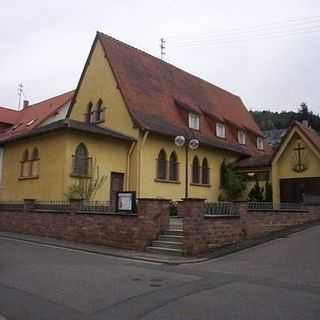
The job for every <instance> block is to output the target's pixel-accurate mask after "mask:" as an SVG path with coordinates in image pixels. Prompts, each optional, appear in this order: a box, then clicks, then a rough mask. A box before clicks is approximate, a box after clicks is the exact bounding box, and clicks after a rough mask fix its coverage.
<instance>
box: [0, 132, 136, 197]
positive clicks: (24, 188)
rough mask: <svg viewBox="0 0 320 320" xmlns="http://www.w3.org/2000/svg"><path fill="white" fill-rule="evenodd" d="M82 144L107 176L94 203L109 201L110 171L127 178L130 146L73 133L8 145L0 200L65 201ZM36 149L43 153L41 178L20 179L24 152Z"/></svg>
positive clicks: (41, 157) (98, 137)
mask: <svg viewBox="0 0 320 320" xmlns="http://www.w3.org/2000/svg"><path fill="white" fill-rule="evenodd" d="M81 142H83V143H85V145H86V147H87V148H88V151H89V156H90V157H92V158H93V160H96V163H97V166H99V169H100V173H101V176H102V175H103V176H106V177H107V179H106V181H105V183H104V185H102V187H101V188H100V189H99V190H98V192H97V194H96V197H95V199H94V200H99V201H106V200H109V197H110V176H111V172H119V173H124V177H125V179H126V172H127V155H128V150H129V148H130V143H128V142H122V141H119V140H114V139H111V138H105V137H101V136H91V135H86V134H82V133H71V132H64V133H62V132H61V133H56V134H48V135H46V136H42V137H38V138H31V139H28V140H23V141H21V142H16V143H12V144H7V145H6V146H5V153H4V168H5V169H4V172H3V173H4V176H3V186H2V187H1V189H0V200H22V199H25V198H32V199H38V200H66V197H65V194H66V192H67V190H68V187H69V186H70V185H71V184H73V183H75V182H76V178H73V177H71V170H72V155H74V153H75V149H76V147H77V145H78V144H80V143H81ZM33 147H37V148H38V149H39V153H40V162H39V164H40V167H39V168H40V169H39V178H38V179H24V180H20V179H19V177H20V161H21V159H22V155H23V152H24V150H25V149H26V148H28V149H29V152H31V151H32V149H33ZM125 182H126V181H125Z"/></svg>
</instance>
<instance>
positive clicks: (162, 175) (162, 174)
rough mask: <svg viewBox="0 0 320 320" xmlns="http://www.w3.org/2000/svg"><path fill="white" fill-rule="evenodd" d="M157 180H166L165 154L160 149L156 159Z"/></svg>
mask: <svg viewBox="0 0 320 320" xmlns="http://www.w3.org/2000/svg"><path fill="white" fill-rule="evenodd" d="M157 178H158V179H167V154H166V152H165V151H164V150H163V149H161V151H160V152H159V155H158V159H157Z"/></svg>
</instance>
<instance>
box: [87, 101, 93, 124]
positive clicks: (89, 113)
mask: <svg viewBox="0 0 320 320" xmlns="http://www.w3.org/2000/svg"><path fill="white" fill-rule="evenodd" d="M92 107H93V105H92V102H89V103H88V108H87V113H86V122H91V121H92V120H93V119H92Z"/></svg>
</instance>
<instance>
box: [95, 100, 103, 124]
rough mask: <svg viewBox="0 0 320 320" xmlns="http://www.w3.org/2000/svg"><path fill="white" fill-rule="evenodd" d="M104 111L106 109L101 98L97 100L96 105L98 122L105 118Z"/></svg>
mask: <svg viewBox="0 0 320 320" xmlns="http://www.w3.org/2000/svg"><path fill="white" fill-rule="evenodd" d="M103 111H104V108H103V101H102V99H99V100H98V102H97V105H96V110H95V113H96V116H95V121H96V122H100V121H103V120H104V119H103Z"/></svg>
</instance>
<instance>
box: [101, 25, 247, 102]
mask: <svg viewBox="0 0 320 320" xmlns="http://www.w3.org/2000/svg"><path fill="white" fill-rule="evenodd" d="M97 34H98V35H102V36H103V37H106V38H107V39H109V40H111V41H114V42H117V43H119V44H120V45H122V46H125V47H128V48H129V49H133V50H135V51H137V52H139V53H140V54H143V55H146V56H148V57H151V58H153V59H155V60H157V61H158V62H159V63H162V64H164V65H167V66H169V67H171V68H174V69H177V70H179V71H181V72H184V73H186V74H187V75H189V76H191V77H193V78H196V79H198V80H200V81H203V82H205V83H206V84H208V85H210V86H212V87H215V88H216V89H218V90H221V91H223V92H226V93H228V94H230V95H232V96H234V97H237V98H239V99H241V98H240V96H239V95H237V94H235V93H232V92H230V91H228V90H226V89H223V88H221V87H219V86H217V85H215V84H213V83H211V82H209V81H208V80H205V79H203V78H200V77H199V76H196V75H194V74H192V73H191V72H189V71H186V70H184V69H182V68H179V67H177V66H175V65H174V64H172V63H170V62H167V61H164V60H161V59H160V58H158V57H156V56H154V55H152V54H150V53H148V52H146V51H143V50H141V49H139V48H136V47H134V46H132V45H130V44H127V43H125V42H123V41H121V40H118V39H116V38H114V37H112V36H109V35H108V34H105V33H103V32H101V31H97Z"/></svg>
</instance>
